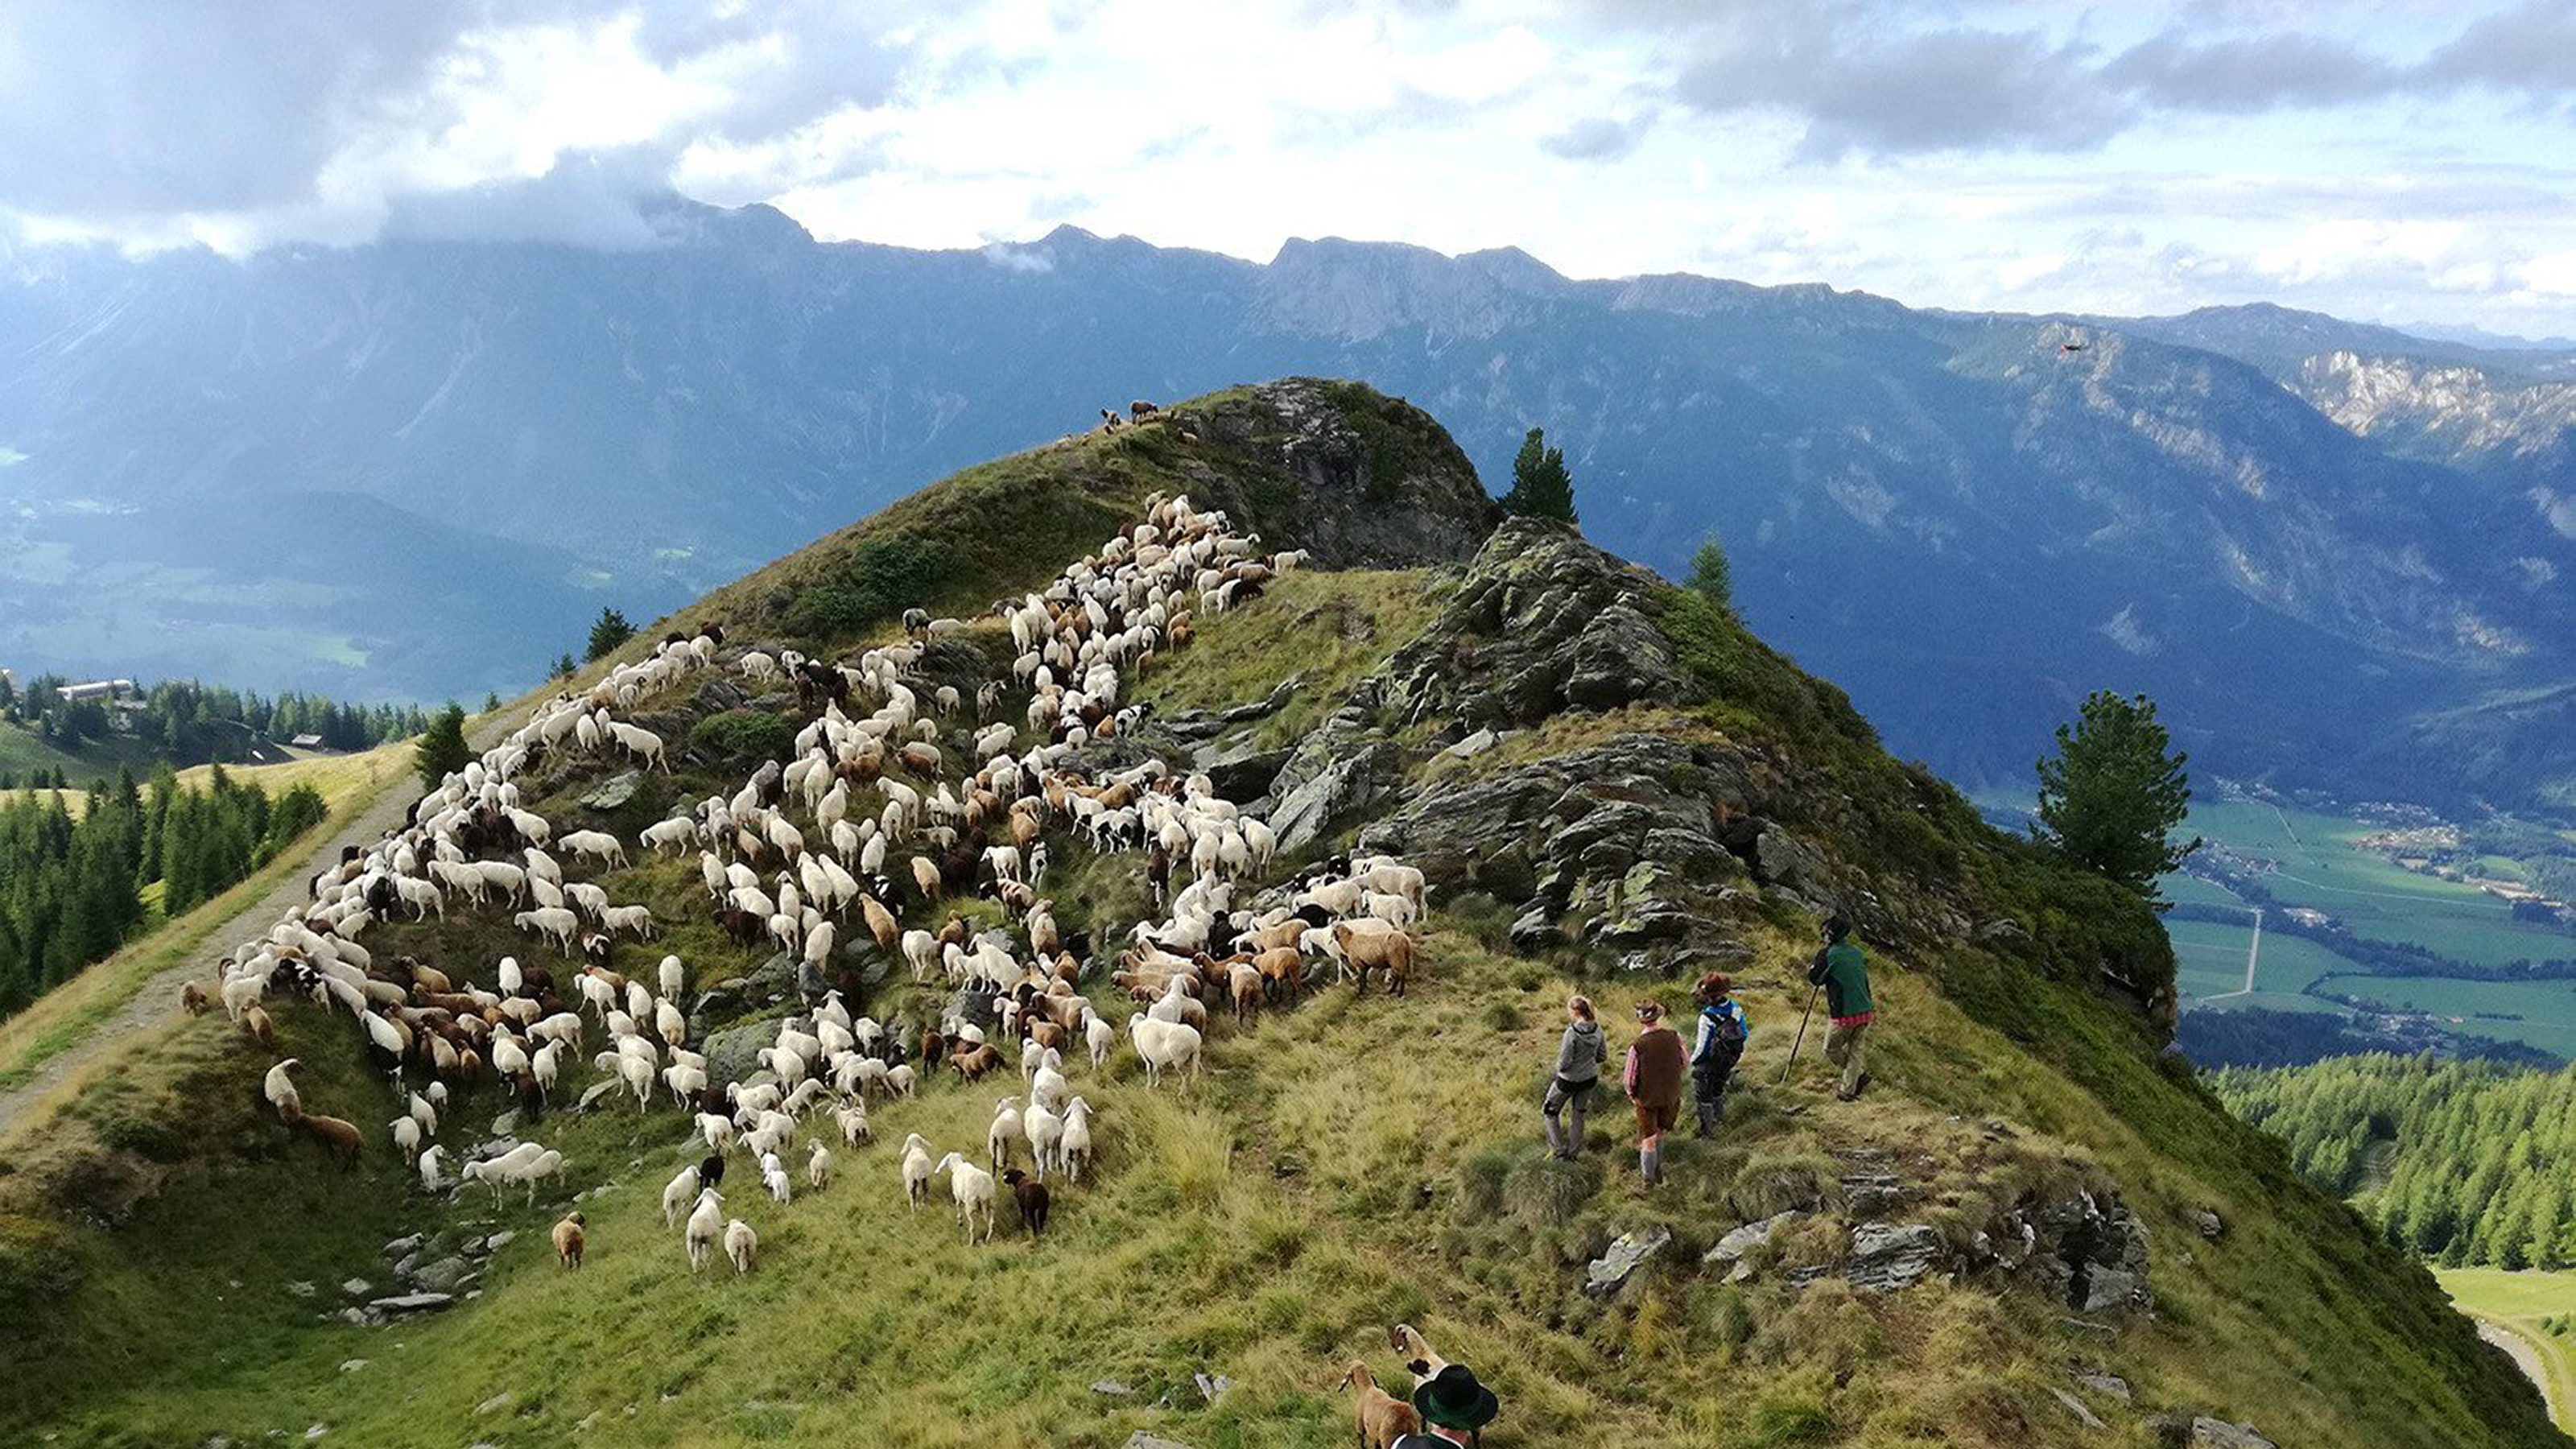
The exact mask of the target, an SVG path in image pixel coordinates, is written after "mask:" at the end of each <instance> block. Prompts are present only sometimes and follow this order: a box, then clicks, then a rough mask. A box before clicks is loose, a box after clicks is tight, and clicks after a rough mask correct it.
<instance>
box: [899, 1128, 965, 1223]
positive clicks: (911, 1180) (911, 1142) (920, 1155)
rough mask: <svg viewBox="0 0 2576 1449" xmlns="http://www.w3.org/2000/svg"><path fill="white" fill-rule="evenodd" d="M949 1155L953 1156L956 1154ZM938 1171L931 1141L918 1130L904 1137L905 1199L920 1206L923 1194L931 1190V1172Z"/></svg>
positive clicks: (916, 1206) (915, 1205)
mask: <svg viewBox="0 0 2576 1449" xmlns="http://www.w3.org/2000/svg"><path fill="white" fill-rule="evenodd" d="M949 1155H950V1156H952V1157H953V1156H955V1155H956V1154H954V1153H951V1154H949ZM936 1171H938V1169H937V1168H935V1167H933V1166H932V1165H931V1161H930V1143H929V1142H928V1141H927V1140H925V1139H924V1138H923V1137H922V1135H921V1134H920V1133H918V1132H915V1133H911V1134H910V1135H908V1136H906V1137H905V1138H904V1139H903V1196H904V1201H906V1202H907V1203H910V1204H911V1205H912V1206H913V1207H915V1208H919V1207H920V1206H921V1199H922V1196H923V1194H925V1193H927V1192H928V1191H929V1190H930V1178H931V1174H933V1173H934V1172H936Z"/></svg>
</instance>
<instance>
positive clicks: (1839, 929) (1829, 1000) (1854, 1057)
mask: <svg viewBox="0 0 2576 1449" xmlns="http://www.w3.org/2000/svg"><path fill="white" fill-rule="evenodd" d="M1807 980H1808V981H1810V982H1812V983H1814V984H1816V985H1819V986H1822V987H1823V988H1825V1014H1826V1015H1827V1016H1828V1017H1831V1018H1832V1019H1833V1024H1834V1025H1833V1030H1832V1031H1830V1032H1828V1033H1827V1034H1826V1036H1825V1060H1827V1061H1829V1062H1832V1063H1833V1064H1834V1065H1836V1066H1838V1067H1841V1068H1842V1069H1843V1080H1842V1090H1841V1092H1840V1096H1841V1097H1842V1099H1843V1100H1844V1101H1846V1102H1849V1101H1852V1100H1854V1099H1855V1098H1857V1097H1859V1096H1860V1094H1861V1093H1862V1092H1865V1091H1867V1090H1868V1089H1869V1068H1868V1067H1867V1066H1865V1065H1864V1064H1863V1054H1864V1052H1865V1050H1866V1048H1867V1044H1868V1039H1869V1024H1870V1023H1871V1022H1872V1021H1874V1020H1876V1019H1877V1012H1876V1011H1875V1010H1874V1009H1873V1007H1872V1004H1871V1002H1870V997H1869V963H1868V962H1867V961H1866V960H1864V959H1863V958H1862V956H1861V954H1860V947H1858V946H1856V945H1853V944H1852V941H1851V922H1849V921H1846V920H1844V919H1843V918H1842V917H1840V916H1836V917H1834V918H1833V919H1831V920H1829V921H1827V922H1825V948H1824V949H1823V950H1821V951H1818V952H1817V953H1816V960H1815V964H1814V965H1812V966H1809V967H1808V968H1807Z"/></svg>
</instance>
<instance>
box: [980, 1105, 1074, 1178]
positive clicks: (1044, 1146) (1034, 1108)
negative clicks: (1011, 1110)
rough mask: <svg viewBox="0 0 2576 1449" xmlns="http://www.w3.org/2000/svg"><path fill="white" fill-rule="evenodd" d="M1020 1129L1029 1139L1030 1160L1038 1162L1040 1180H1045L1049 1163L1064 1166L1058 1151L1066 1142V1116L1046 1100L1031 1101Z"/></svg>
mask: <svg viewBox="0 0 2576 1449" xmlns="http://www.w3.org/2000/svg"><path fill="white" fill-rule="evenodd" d="M995 1125H996V1126H999V1125H1000V1124H999V1123H996V1124H995ZM1020 1130H1021V1131H1022V1132H1023V1133H1025V1134H1026V1135H1027V1137H1028V1139H1029V1160H1030V1161H1032V1162H1034V1163H1036V1164H1037V1169H1038V1181H1040V1182H1044V1181H1046V1175H1047V1167H1048V1165H1049V1164H1051V1163H1052V1164H1054V1165H1055V1166H1056V1167H1057V1168H1058V1169H1061V1168H1062V1167H1063V1163H1062V1161H1061V1160H1060V1159H1059V1158H1058V1156H1057V1153H1058V1150H1059V1148H1060V1147H1061V1145H1062V1144H1063V1142H1064V1118H1062V1117H1060V1116H1058V1115H1057V1114H1056V1113H1055V1111H1054V1109H1052V1108H1050V1107H1048V1106H1047V1104H1046V1103H1045V1102H1044V1101H1036V1102H1031V1103H1030V1104H1029V1109H1028V1111H1026V1112H1024V1113H1022V1114H1020Z"/></svg>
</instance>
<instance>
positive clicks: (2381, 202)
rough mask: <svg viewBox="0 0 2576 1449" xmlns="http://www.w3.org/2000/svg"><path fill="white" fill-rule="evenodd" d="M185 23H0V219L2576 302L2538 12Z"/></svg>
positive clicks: (1062, 13) (1349, 9)
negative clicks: (1061, 229) (757, 230)
mask: <svg viewBox="0 0 2576 1449" xmlns="http://www.w3.org/2000/svg"><path fill="white" fill-rule="evenodd" d="M205 13H206V14H208V15H212V16H216V17H217V18H212V19H205V20H203V21H202V22H200V21H199V20H197V19H192V18H191V17H193V16H196V15H198V14H199V12H196V11H192V10H189V9H187V8H186V7H185V6H184V5H180V4H174V3H171V0H102V4H100V5H97V6H87V7H82V10H81V13H80V15H79V16H78V17H77V19H76V20H75V19H70V18H66V17H69V16H71V14H72V12H70V11H65V10H62V9H60V8H59V7H53V8H48V7H41V6H40V7H34V8H33V9H32V10H31V11H30V14H29V16H27V17H26V18H25V19H24V21H23V22H22V23H13V24H12V25H10V26H7V27H0V219H4V220H5V226H0V235H13V236H15V237H17V238H19V239H21V240H23V241H30V242H36V243H42V242H46V241H53V240H65V239H89V240H109V241H113V242H116V243H119V244H123V245H127V246H144V247H148V246H168V245H178V244H186V243H196V244H203V245H210V246H214V247H217V248H219V249H222V250H226V251H231V252H242V251H248V250H253V249H256V248H258V247H260V246H263V245H268V244H272V243H276V242H280V241H319V242H323V243H328V244H335V245H336V244H349V243H355V242H360V241H364V240H367V239H369V238H372V237H376V236H379V235H385V234H399V235H406V236H434V237H491V238H520V239H525V238H538V239H545V240H553V241H565V242H572V243H577V244H584V245H594V246H639V245H649V244H651V243H652V242H653V240H654V239H655V238H656V236H657V233H656V231H655V229H654V226H655V224H654V221H653V216H652V207H651V205H650V198H651V197H652V196H653V195H654V193H656V192H658V191H659V190H661V189H663V188H665V187H668V188H673V189H676V190H678V191H680V192H681V193H683V194H685V195H688V196H692V197H695V198H698V199H701V200H706V201H711V202H715V203H718V204H724V205H738V204H742V203H746V202H752V201H767V202H771V203H772V204H775V205H777V206H779V207H780V208H781V209H783V210H785V211H787V212H788V213H789V214H790V215H792V216H794V217H796V218H797V219H798V220H799V221H800V222H802V223H804V224H805V225H806V226H807V227H808V228H810V229H811V230H813V231H814V232H815V233H816V234H817V235H818V236H821V237H823V238H825V239H835V238H863V239H868V240H875V241H886V242H894V243H900V244H910V245H921V246H943V247H983V246H985V245H986V244H987V243H990V242H993V241H994V239H996V238H1001V239H1026V238H1031V237H1035V236H1038V235H1041V234H1043V233H1044V232H1045V231H1047V230H1048V229H1050V228H1052V227H1053V226H1055V225H1057V224H1059V223H1065V222H1071V223H1074V224H1077V225H1081V226H1084V227H1087V228H1089V229H1091V230H1093V231H1098V232H1103V233H1119V232H1128V233H1134V234H1136V235H1140V236H1144V237H1146V238H1148V239H1150V240H1153V241H1156V242H1161V243H1166V244H1182V245H1194V246H1202V247H1210V248H1214V249H1217V250H1222V251H1227V252H1231V253H1234V254H1237V255H1242V256H1247V257H1253V258H1256V259H1259V258H1266V257H1267V256H1269V255H1270V254H1271V253H1272V252H1273V251H1275V250H1276V249H1277V247H1278V246H1279V244H1280V242H1281V241H1282V239H1284V238H1286V237H1290V236H1299V235H1304V236H1317V235H1327V234H1340V235H1346V236H1355V237H1370V238H1386V239H1393V240H1404V241H1414V242H1419V243H1422V244H1425V245H1429V246H1435V247H1439V248H1442V249H1444V250H1451V251H1457V250H1466V249H1470V248H1478V247H1488V246H1498V245H1505V244H1517V245H1520V246H1523V247H1525V248H1527V249H1528V250H1529V251H1531V252H1532V253H1534V254H1536V255H1538V256H1540V257H1542V258H1544V259H1546V260H1547V261H1548V262H1550V263H1551V264H1553V265H1555V266H1558V267H1559V268H1561V269H1563V270H1566V271H1568V272H1570V273H1573V274H1576V275H1591V276H1599V275H1616V274H1622V273H1629V272H1641V271H1669V270H1677V269H1691V270H1700V271H1707V272H1714V273H1719V274H1726V275H1735V276H1741V277H1744V278H1746V279H1748V280H1754V281H1763V282H1781V281H1826V282H1830V283H1832V284H1834V285H1836V286H1841V287H1859V288H1865V289H1867V290H1871V291H1876V292H1881V293H1884V294H1888V295H1892V296H1896V297H1899V298H1901V299H1903V300H1907V301H1911V302H1917V303H1924V304H1933V305H1955V306H1992V307H2011V308H2026V309H2033V310H2048V309H2080V310H2178V309H2181V308H2186V307H2189V306H2193V305H2198V304H2200V303H2203V302H2209V301H2230V300H2245V299H2248V298H2251V297H2256V296H2262V297H2271V298H2275V299H2278V300H2282V301H2286V302H2292V303H2296V304H2299V305H2309V306H2318V307H2322V308H2326V309H2329V310H2338V309H2339V310H2344V311H2347V312H2352V313H2356V314H2360V315H2365V316H2376V317H2395V318H2406V319H2410V320H2411V319H2416V318H2421V317H2427V316H2433V317H2447V318H2455V319H2457V320H2460V321H2463V322H2473V323H2476V324H2478V325H2482V326H2487V327H2493V328H2501V329H2523V330H2531V329H2546V330H2551V331H2557V332H2569V331H2576V276H2571V275H2570V274H2571V272H2576V263H2571V262H2570V261H2569V258H2570V257H2571V256H2576V173H2571V171H2570V170H2569V169H2568V165H2567V163H2566V161H2565V160H2564V158H2565V157H2567V156H2569V155H2576V146H2570V145H2569V144H2568V143H2569V142H2570V141H2571V140H2576V137H2571V136H2570V135H2569V134H2568V132H2569V131H2570V129H2571V127H2570V124H2569V118H2568V114H2567V110H2566V97H2567V96H2568V95H2569V94H2570V93H2576V74H2562V71H2563V69H2564V68H2563V67H2562V66H2561V65H2560V64H2559V63H2558V59H2557V58H2556V57H2555V55H2554V52H2553V51H2552V47H2553V46H2555V44H2556V41H2555V39H2554V37H2557V36H2558V35H2559V34H2560V32H2561V31H2563V30H2564V29H2565V27H2566V22H2565V20H2564V17H2563V16H2562V15H2560V14H2558V13H2557V12H2556V11H2555V10H2553V8H2552V6H2551V5H2550V4H2548V3H2545V0H2544V3H2538V4H2522V5H2520V6H2519V7H2518V8H2516V9H2514V10H2511V11H2501V10H2500V11H2495V12H2493V13H2491V14H2488V15H2485V16H2480V15H2475V14H2472V15H2454V14H2451V13H2449V12H2448V11H2446V10H2441V9H2435V8H2427V7H2414V8H2408V7H2405V6H2395V7H2391V6H2384V5H2378V4H2373V3H2368V0H2363V3H2357V4H2353V5H2346V6H2334V7H2324V8H2320V7H2317V6H2311V5H2307V4H2300V3H2286V0H2285V3H2279V4H2263V5H2249V6H2237V7H2230V8H2227V9H2224V10H2220V9H2216V8H2213V7H2211V6H2209V5H2206V4H2203V3H2200V0H2148V3H2146V4H2145V5H2143V6H2137V7H2124V8H2122V9H2120V10H2118V11H2107V10H2079V9H2076V8H2072V7H2068V6H2058V5H2024V4H2014V3H2005V0H1946V3H1945V4H1943V5H1942V6H1940V7H1938V8H1936V9H1927V8H1925V7H1918V6H1910V5H1898V4H1896V3H1894V0H1688V3H1684V0H1585V3H1584V4H1582V5H1580V6H1577V7H1565V6H1562V5H1559V4H1551V3H1547V0H1450V3H1446V4H1420V3H1407V0H1230V3H1226V4H1222V5H1210V4H1207V3H1205V0H1091V3H1088V4H1085V5H1083V6H1081V7H1078V8H1077V7H1074V6H1071V5H1068V4H1066V3H1063V0H949V3H942V4H937V5H932V4H927V3H924V0H872V3H869V4H865V5H854V4H849V3H843V0H518V3H513V4H511V5H509V6H506V7H503V6H492V5H489V4H488V3H485V0H416V3H410V4H406V5H404V6H401V7H395V8H394V9H393V10H385V9H384V8H383V7H351V6H345V5H341V4H338V3H336V0H232V3H230V4H228V5H227V6H225V7H221V9H220V10H219V11H209V12H205ZM2525 52H2536V53H2525ZM2149 122H2152V124H2147V123H2149ZM988 255H989V256H990V257H991V258H992V260H993V261H994V264H996V265H1005V266H1024V265H1028V264H1030V263H1031V261H1032V259H1033V258H1036V257H1039V256H1040V255H1042V254H1041V253H1038V252H1034V251H1030V250H1028V249H1025V248H1015V247H1010V246H1007V245H1006V246H1003V247H1001V248H1000V249H998V250H995V251H993V252H990V253H988Z"/></svg>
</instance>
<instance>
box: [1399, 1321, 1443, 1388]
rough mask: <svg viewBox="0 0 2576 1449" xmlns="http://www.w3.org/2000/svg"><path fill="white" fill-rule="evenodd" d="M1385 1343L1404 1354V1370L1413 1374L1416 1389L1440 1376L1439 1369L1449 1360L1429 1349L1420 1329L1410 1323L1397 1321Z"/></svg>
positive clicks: (1429, 1346) (1428, 1344)
mask: <svg viewBox="0 0 2576 1449" xmlns="http://www.w3.org/2000/svg"><path fill="white" fill-rule="evenodd" d="M1386 1345H1387V1347H1389V1348H1391V1349H1394V1350H1395V1351H1396V1352H1397V1353H1400V1354H1402V1355H1404V1371H1405V1372H1406V1373H1409V1374H1411V1375H1413V1386H1414V1387H1415V1388H1417V1389H1418V1388H1420V1387H1422V1386H1423V1385H1424V1384H1427V1383H1429V1382H1431V1381H1432V1380H1433V1379H1436V1378H1438V1377H1440V1371H1441V1370H1442V1369H1445V1368H1447V1367H1448V1366H1449V1360H1447V1359H1445V1358H1442V1357H1441V1356H1440V1355H1438V1354H1436V1353H1433V1352H1432V1351H1431V1345H1430V1343H1428V1342H1427V1341H1425V1340H1424V1338H1423V1337H1422V1330H1420V1329H1418V1328H1415V1327H1414V1326H1413V1325H1412V1324H1410V1323H1399V1324H1397V1325H1396V1326H1395V1327H1394V1328H1393V1329H1391V1330H1390V1331H1389V1332H1388V1333H1387V1336H1386Z"/></svg>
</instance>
